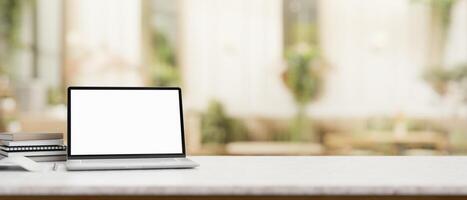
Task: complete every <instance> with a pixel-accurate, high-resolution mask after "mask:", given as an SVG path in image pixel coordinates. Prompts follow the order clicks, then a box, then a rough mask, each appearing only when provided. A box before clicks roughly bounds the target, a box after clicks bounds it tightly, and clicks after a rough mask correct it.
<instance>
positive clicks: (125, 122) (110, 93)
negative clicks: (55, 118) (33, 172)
mask: <svg viewBox="0 0 467 200" xmlns="http://www.w3.org/2000/svg"><path fill="white" fill-rule="evenodd" d="M181 95H182V94H181V89H180V88H177V87H69V88H68V148H67V157H68V160H67V162H66V167H67V169H68V170H105V169H151V168H194V167H197V166H199V165H198V164H197V163H195V162H193V161H191V160H189V159H188V158H186V152H185V140H184V129H183V109H182V96H181Z"/></svg>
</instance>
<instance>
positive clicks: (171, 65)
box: [151, 32, 180, 86]
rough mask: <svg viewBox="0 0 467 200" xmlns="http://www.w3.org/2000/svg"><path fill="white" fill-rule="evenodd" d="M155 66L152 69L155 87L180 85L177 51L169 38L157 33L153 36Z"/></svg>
mask: <svg viewBox="0 0 467 200" xmlns="http://www.w3.org/2000/svg"><path fill="white" fill-rule="evenodd" d="M153 42H154V44H153V46H154V59H153V60H154V66H153V67H152V68H151V78H152V82H153V85H157V86H174V85H178V84H179V83H180V72H179V69H178V68H177V67H176V66H177V59H176V55H175V49H174V48H173V47H172V45H171V44H170V42H169V40H168V39H167V37H166V36H165V35H164V34H162V33H160V32H155V34H154V36H153Z"/></svg>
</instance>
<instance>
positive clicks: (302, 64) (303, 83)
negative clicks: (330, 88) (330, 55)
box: [282, 43, 323, 141]
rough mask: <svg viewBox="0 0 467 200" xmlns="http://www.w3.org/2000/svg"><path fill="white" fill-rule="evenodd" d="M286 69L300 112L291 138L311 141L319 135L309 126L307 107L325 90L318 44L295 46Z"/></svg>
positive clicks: (288, 86) (288, 57) (293, 125)
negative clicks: (323, 88)
mask: <svg viewBox="0 0 467 200" xmlns="http://www.w3.org/2000/svg"><path fill="white" fill-rule="evenodd" d="M286 61H287V69H286V70H285V72H284V73H283V76H282V78H283V81H284V84H285V85H286V86H287V88H288V89H289V91H290V92H291V94H292V96H293V98H294V101H295V104H296V106H297V113H296V115H295V117H294V119H293V121H292V125H291V127H290V138H289V139H290V140H291V141H312V140H315V139H316V138H315V137H316V136H315V135H314V134H313V130H310V129H309V124H310V122H309V120H308V117H307V113H306V109H307V107H308V104H309V103H310V102H311V101H313V100H315V99H317V97H318V96H319V94H320V92H321V90H322V84H323V80H322V73H323V65H322V62H320V55H319V51H318V48H317V47H316V46H310V45H307V44H306V43H301V44H299V45H296V46H293V48H291V49H289V50H288V51H287V52H286Z"/></svg>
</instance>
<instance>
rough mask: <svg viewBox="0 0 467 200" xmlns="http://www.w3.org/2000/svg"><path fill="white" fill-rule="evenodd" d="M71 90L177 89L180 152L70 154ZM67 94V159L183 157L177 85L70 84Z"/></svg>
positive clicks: (182, 125)
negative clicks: (111, 85)
mask: <svg viewBox="0 0 467 200" xmlns="http://www.w3.org/2000/svg"><path fill="white" fill-rule="evenodd" d="M72 90H177V91H178V98H179V101H178V102H179V110H180V126H181V133H180V134H181V137H182V141H181V142H182V153H173V154H157V153H154V154H87V155H76V154H75V155H72V154H71V149H72V146H71V139H72V137H71V134H72V133H71V120H72V119H71V106H72V102H73V101H72V98H71V91H72ZM67 92H68V95H67V101H68V106H67V157H68V159H102V158H167V157H185V156H186V152H185V129H184V122H183V105H182V91H181V89H180V88H179V87H91V86H70V87H68V91H67Z"/></svg>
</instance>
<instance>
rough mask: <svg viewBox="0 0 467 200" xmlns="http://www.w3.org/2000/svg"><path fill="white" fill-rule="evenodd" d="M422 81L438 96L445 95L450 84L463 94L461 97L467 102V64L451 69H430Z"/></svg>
mask: <svg viewBox="0 0 467 200" xmlns="http://www.w3.org/2000/svg"><path fill="white" fill-rule="evenodd" d="M424 79H425V80H426V81H427V82H428V83H429V84H430V85H431V86H432V88H433V89H434V90H435V91H436V92H437V93H438V94H440V95H445V94H446V93H447V89H448V86H449V85H450V84H453V85H456V86H457V87H459V88H460V90H461V91H462V92H464V94H463V95H464V98H465V100H466V101H467V64H463V65H458V66H457V67H454V68H452V69H443V68H441V67H433V68H430V69H429V70H428V71H426V72H425V74H424Z"/></svg>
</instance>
